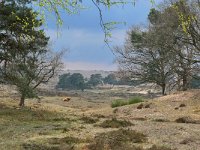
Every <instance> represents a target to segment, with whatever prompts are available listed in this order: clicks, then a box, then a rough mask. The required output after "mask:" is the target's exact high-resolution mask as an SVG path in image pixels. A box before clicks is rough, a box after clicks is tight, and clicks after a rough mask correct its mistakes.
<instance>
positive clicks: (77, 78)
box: [70, 73, 85, 91]
mask: <svg viewBox="0 0 200 150" xmlns="http://www.w3.org/2000/svg"><path fill="white" fill-rule="evenodd" d="M70 81H71V85H72V88H75V89H77V90H79V89H80V90H82V91H83V90H84V88H85V81H84V77H83V75H82V74H80V73H74V74H72V75H71V76H70Z"/></svg>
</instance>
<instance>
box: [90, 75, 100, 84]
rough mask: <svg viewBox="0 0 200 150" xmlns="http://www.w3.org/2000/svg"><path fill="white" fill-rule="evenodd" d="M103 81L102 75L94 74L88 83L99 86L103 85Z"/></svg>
mask: <svg viewBox="0 0 200 150" xmlns="http://www.w3.org/2000/svg"><path fill="white" fill-rule="evenodd" d="M102 82H103V79H102V76H101V74H92V75H91V76H90V79H89V81H88V83H89V84H90V85H92V86H97V85H98V84H102Z"/></svg>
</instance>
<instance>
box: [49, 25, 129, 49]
mask: <svg viewBox="0 0 200 150" xmlns="http://www.w3.org/2000/svg"><path fill="white" fill-rule="evenodd" d="M46 33H47V35H48V36H50V37H51V41H52V42H53V44H54V45H56V47H61V48H62V47H65V48H66V47H67V48H68V47H69V48H70V49H79V48H81V47H89V46H91V47H92V46H95V47H102V46H105V43H104V33H103V31H94V30H86V29H79V28H78V29H63V30H61V31H57V30H51V29H49V30H47V31H46ZM111 33H112V39H110V40H111V41H112V42H111V45H115V44H122V43H123V42H124V39H125V34H126V31H125V30H124V29H118V30H113V32H111Z"/></svg>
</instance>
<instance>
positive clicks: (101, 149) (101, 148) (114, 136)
mask: <svg viewBox="0 0 200 150" xmlns="http://www.w3.org/2000/svg"><path fill="white" fill-rule="evenodd" d="M146 141H147V138H146V135H144V134H143V133H138V132H136V131H133V130H124V129H119V130H117V131H110V132H106V133H100V134H98V135H97V136H96V137H95V138H94V141H93V143H91V144H90V145H89V146H88V149H89V150H105V149H109V150H121V149H126V150H142V148H139V147H136V146H134V145H133V144H134V143H144V142H146Z"/></svg>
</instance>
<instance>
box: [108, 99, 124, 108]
mask: <svg viewBox="0 0 200 150" xmlns="http://www.w3.org/2000/svg"><path fill="white" fill-rule="evenodd" d="M124 105H128V102H127V101H125V100H120V99H118V100H115V101H113V102H112V104H111V107H112V108H114V107H119V106H124Z"/></svg>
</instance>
